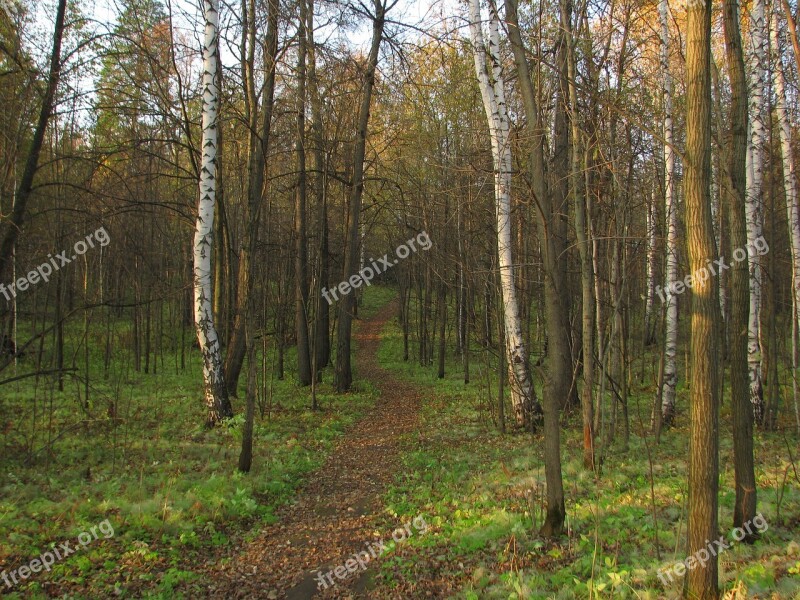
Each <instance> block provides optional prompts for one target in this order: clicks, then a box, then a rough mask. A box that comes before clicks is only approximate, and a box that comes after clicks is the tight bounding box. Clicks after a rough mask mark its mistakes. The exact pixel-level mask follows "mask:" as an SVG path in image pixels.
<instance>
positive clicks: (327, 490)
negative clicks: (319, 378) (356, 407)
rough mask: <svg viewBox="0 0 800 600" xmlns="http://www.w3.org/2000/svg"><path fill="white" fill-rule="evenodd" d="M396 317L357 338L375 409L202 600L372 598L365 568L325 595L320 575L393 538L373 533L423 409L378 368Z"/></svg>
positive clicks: (410, 391) (361, 371)
mask: <svg viewBox="0 0 800 600" xmlns="http://www.w3.org/2000/svg"><path fill="white" fill-rule="evenodd" d="M396 312H397V307H396V303H395V302H390V303H389V304H387V305H386V306H384V307H383V308H382V309H380V311H379V312H378V313H377V314H376V315H374V316H373V317H372V318H370V319H368V320H366V321H361V322H360V323H359V327H358V328H357V331H356V332H355V336H354V337H355V339H356V342H357V352H356V376H357V378H358V379H362V380H369V381H371V382H373V384H374V385H375V386H376V387H377V389H378V391H379V393H380V396H379V398H378V399H377V401H376V403H375V406H374V407H373V408H372V409H370V411H369V412H368V413H367V414H366V415H365V416H364V417H363V418H361V419H360V420H359V421H358V422H357V423H355V424H354V425H353V426H352V427H351V428H350V429H349V430H348V431H347V433H346V434H345V436H344V437H343V438H342V440H341V441H340V442H339V444H338V445H337V446H336V447H335V448H334V450H333V451H332V453H331V454H330V455H329V457H328V459H327V460H326V462H325V464H324V465H323V466H322V467H321V468H320V469H319V470H318V471H316V472H315V473H313V474H312V475H311V476H310V477H309V479H308V480H307V482H306V483H305V485H304V486H303V487H302V488H301V489H300V490H299V491H298V495H297V497H296V499H295V502H294V504H291V505H288V506H286V507H284V508H283V509H281V511H280V512H279V515H278V516H279V521H278V522H277V523H275V524H274V525H271V526H269V527H268V528H266V529H265V530H264V531H262V532H261V533H260V534H259V535H258V537H257V538H256V539H254V540H253V541H251V542H249V543H248V544H247V545H246V546H244V547H242V548H241V550H240V551H239V553H238V554H237V555H236V556H235V557H233V558H232V559H231V560H230V562H228V563H227V564H224V565H219V566H218V568H217V569H216V574H215V576H214V577H213V578H211V579H210V580H209V581H208V583H207V584H206V586H205V593H206V594H207V597H209V598H266V599H280V598H284V599H287V600H302V599H304V598H320V599H322V598H363V597H369V589H370V587H371V578H372V569H371V568H369V565H368V567H367V569H366V570H358V571H356V572H355V573H353V574H350V575H349V577H348V578H347V579H345V580H336V584H335V585H332V586H330V585H329V586H328V587H327V589H325V588H322V589H318V579H317V576H318V572H322V573H326V572H328V571H330V570H331V569H333V568H335V567H337V566H339V565H344V563H345V561H346V560H347V559H348V558H350V557H351V555H353V554H354V553H356V552H358V551H363V550H365V549H367V545H368V544H369V543H374V542H377V541H378V540H381V539H383V540H385V539H387V535H388V536H391V531H389V532H388V534H387V532H386V531H385V530H384V531H380V530H379V528H378V521H379V519H380V518H381V511H382V507H381V504H380V500H381V495H382V493H383V492H384V491H385V490H386V488H387V486H388V485H389V484H390V483H391V482H392V480H393V479H394V477H395V475H396V474H397V473H399V472H400V471H401V470H402V465H401V463H400V455H401V451H402V449H403V448H402V442H401V436H403V435H404V434H407V433H410V432H412V431H413V430H414V429H415V426H416V425H417V422H418V414H419V410H418V409H419V404H420V391H419V390H418V389H416V388H415V387H414V386H413V385H411V384H409V383H407V382H404V381H402V380H400V379H397V378H396V377H394V376H392V375H391V374H390V373H389V372H388V371H386V370H385V369H383V368H381V367H380V365H379V364H378V346H379V344H380V333H381V330H382V329H383V327H384V325H385V324H386V323H387V321H389V319H391V317H392V316H393V315H394V314H396ZM397 526H398V527H400V526H401V524H400V523H398V524H397ZM334 579H335V578H334Z"/></svg>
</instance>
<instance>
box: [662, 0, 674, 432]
mask: <svg viewBox="0 0 800 600" xmlns="http://www.w3.org/2000/svg"><path fill="white" fill-rule="evenodd" d="M658 11H659V16H660V20H661V76H662V77H663V80H664V81H663V83H664V89H663V93H664V197H665V199H664V205H665V210H664V212H665V214H666V218H667V268H666V277H665V278H664V288H665V292H664V295H665V298H664V301H665V303H666V327H665V335H664V381H663V388H662V390H661V423H662V425H663V426H667V427H669V425H670V424H671V423H672V420H673V419H674V417H675V394H676V389H677V387H678V361H677V353H678V298H677V296H676V295H674V294H673V293H672V290H674V288H673V287H672V286H673V285H674V284H675V283H676V282H677V280H678V198H677V196H676V194H675V150H674V147H673V123H672V90H673V82H672V73H671V70H670V66H669V2H668V0H660V2H659V5H658Z"/></svg>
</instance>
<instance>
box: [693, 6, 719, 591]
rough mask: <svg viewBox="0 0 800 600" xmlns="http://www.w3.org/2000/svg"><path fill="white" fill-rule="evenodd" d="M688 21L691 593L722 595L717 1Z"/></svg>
mask: <svg viewBox="0 0 800 600" xmlns="http://www.w3.org/2000/svg"><path fill="white" fill-rule="evenodd" d="M687 12H688V17H687V26H686V73H687V87H686V154H685V157H686V158H685V164H686V169H685V173H686V175H685V177H686V179H685V184H684V185H685V190H686V193H685V195H686V231H687V237H688V240H687V248H688V252H689V267H690V272H691V273H693V274H699V273H701V271H702V272H704V273H705V274H706V277H699V276H698V277H696V278H695V279H694V281H693V285H692V344H691V360H692V372H691V384H690V399H689V402H690V433H689V522H688V530H687V533H688V548H687V554H688V555H689V556H699V553H700V552H701V551H703V550H705V552H706V553H707V554H711V556H709V557H708V560H706V561H697V563H696V565H695V567H694V568H693V569H690V570H689V571H688V574H687V585H686V596H687V597H688V598H692V599H695V598H696V599H700V600H703V599H706V598H708V599H716V598H718V597H719V587H718V583H717V581H718V574H717V556H716V553H709V552H708V550H707V546H708V544H709V540H714V539H716V538H717V537H718V536H719V527H718V518H717V517H718V515H717V495H718V487H719V430H718V428H719V384H718V377H719V374H718V367H719V363H718V341H719V337H718V335H717V330H718V327H719V298H718V293H717V284H716V282H715V281H714V279H713V277H712V276H711V274H710V273H709V272H708V265H710V264H712V261H714V260H715V259H716V258H717V256H718V254H717V249H716V247H715V243H714V227H713V223H712V219H711V198H710V184H711V0H706V1H705V2H703V1H702V0H692V2H690V3H689V4H688V5H687Z"/></svg>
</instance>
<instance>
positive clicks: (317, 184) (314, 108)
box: [306, 0, 331, 371]
mask: <svg viewBox="0 0 800 600" xmlns="http://www.w3.org/2000/svg"><path fill="white" fill-rule="evenodd" d="M306 1H307V2H308V9H307V11H306V12H307V23H308V25H307V27H306V31H307V36H306V37H307V39H308V85H309V88H310V89H309V100H310V102H311V137H312V139H313V141H314V143H313V146H312V151H311V160H312V163H313V169H314V179H313V186H312V189H313V192H314V200H315V202H316V207H317V210H318V211H319V213H318V220H319V223H318V234H319V257H318V260H319V276H318V278H317V279H318V288H319V289H317V290H316V291H315V293H316V294H317V300H318V302H317V305H318V307H317V311H316V313H315V314H314V319H315V322H316V323H315V326H314V327H315V334H316V335H315V341H314V353H315V355H316V358H315V362H316V369H317V370H318V371H319V370H321V369H324V368H325V367H327V366H328V364H329V363H330V360H331V338H330V328H331V324H330V306H329V305H328V302H327V301H326V302H322V301H321V300H320V297H321V296H322V290H323V289H327V287H328V273H329V257H328V202H327V197H326V190H327V172H326V171H327V167H326V163H325V142H324V130H323V125H322V98H321V97H320V92H319V83H318V81H317V58H316V57H317V52H316V48H315V46H314V2H313V0H306Z"/></svg>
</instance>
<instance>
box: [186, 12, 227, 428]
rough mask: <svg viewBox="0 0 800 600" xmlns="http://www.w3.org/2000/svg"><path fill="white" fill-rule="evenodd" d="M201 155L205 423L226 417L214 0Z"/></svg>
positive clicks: (197, 251) (199, 295)
mask: <svg viewBox="0 0 800 600" xmlns="http://www.w3.org/2000/svg"><path fill="white" fill-rule="evenodd" d="M203 17H204V19H205V33H204V38H203V80H202V93H203V99H202V102H203V104H202V113H203V114H202V148H201V150H202V156H201V165H200V184H199V187H200V197H199V200H198V206H197V222H196V227H195V234H194V319H195V327H196V329H197V340H198V342H199V344H200V351H201V352H202V354H203V382H204V393H205V400H206V405H207V406H208V423H209V424H210V425H213V424H214V423H216V422H217V421H219V420H220V419H221V418H225V417H228V416H231V414H232V411H231V409H230V402H229V400H228V394H227V390H226V387H225V382H224V376H223V364H222V355H221V352H220V341H219V336H218V335H217V330H216V328H215V327H214V313H213V309H212V302H211V300H212V298H213V290H212V284H211V281H212V279H211V275H212V271H211V257H212V248H213V241H214V205H215V203H216V194H217V150H218V138H219V135H218V129H217V126H218V113H219V95H220V90H219V44H218V41H219V2H218V0H203Z"/></svg>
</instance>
